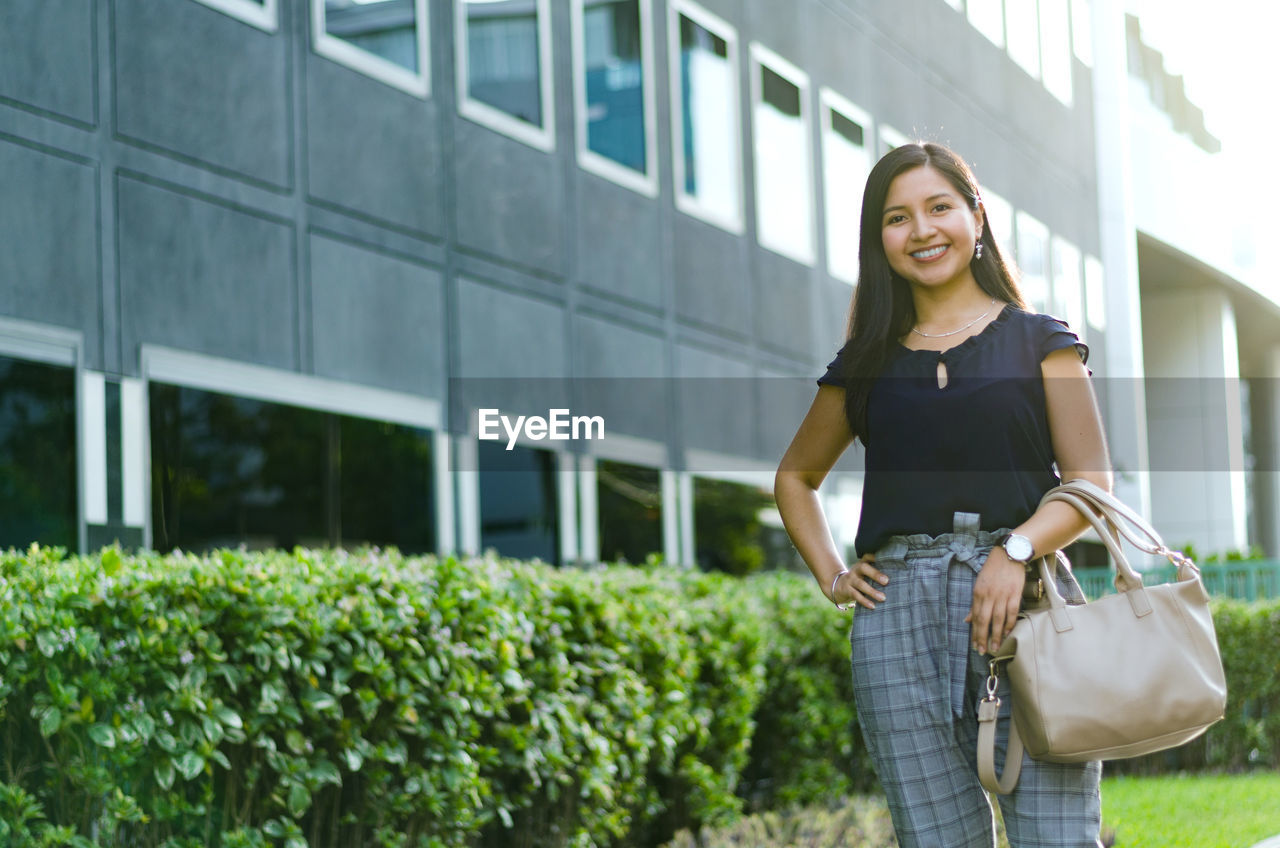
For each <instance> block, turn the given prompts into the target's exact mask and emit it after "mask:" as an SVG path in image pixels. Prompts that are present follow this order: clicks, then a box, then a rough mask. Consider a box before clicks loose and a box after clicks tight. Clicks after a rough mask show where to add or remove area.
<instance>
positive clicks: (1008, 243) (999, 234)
mask: <svg viewBox="0 0 1280 848" xmlns="http://www.w3.org/2000/svg"><path fill="white" fill-rule="evenodd" d="M981 191H982V208H983V209H984V210H985V211H986V213H987V225H988V226H990V227H991V235H992V236H994V237H995V240H996V246H997V247H999V248H1000V252H1001V253H1002V254H1004V255H1005V256H1006V257H1008V258H1013V257H1014V255H1015V254H1016V252H1017V251H1016V249H1015V246H1014V243H1013V206H1012V205H1011V204H1010V203H1009V201H1007V200H1005V199H1004V198H1003V197H1001V196H1000V195H998V194H996V193H995V192H994V191H992V190H991V189H989V188H986V187H985V186H984V187H983V188H982V189H981Z"/></svg>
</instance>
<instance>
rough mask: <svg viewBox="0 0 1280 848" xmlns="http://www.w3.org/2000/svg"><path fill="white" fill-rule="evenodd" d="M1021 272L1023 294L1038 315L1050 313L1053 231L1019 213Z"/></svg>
mask: <svg viewBox="0 0 1280 848" xmlns="http://www.w3.org/2000/svg"><path fill="white" fill-rule="evenodd" d="M1017 227H1018V268H1019V270H1020V271H1021V272H1022V280H1021V284H1022V294H1023V295H1024V296H1025V297H1026V298H1027V301H1028V302H1029V303H1030V304H1031V307H1032V308H1033V309H1034V310H1035V311H1036V312H1048V311H1049V229H1048V228H1047V227H1046V226H1045V225H1044V224H1042V223H1041V222H1040V221H1037V220H1036V219H1035V218H1032V217H1031V216H1030V215H1028V214H1026V213H1025V212H1019V213H1018V217H1017Z"/></svg>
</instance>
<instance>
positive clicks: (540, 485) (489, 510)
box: [479, 441, 560, 563]
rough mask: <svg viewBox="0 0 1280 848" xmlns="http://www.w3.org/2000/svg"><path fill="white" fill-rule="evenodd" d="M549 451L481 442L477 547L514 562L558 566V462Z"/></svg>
mask: <svg viewBox="0 0 1280 848" xmlns="http://www.w3.org/2000/svg"><path fill="white" fill-rule="evenodd" d="M555 459H556V458H555V454H554V453H552V452H551V451H545V450H538V449H536V448H526V447H521V446H518V445H517V446H516V447H514V448H512V449H511V450H507V449H506V445H505V444H504V443H502V442H489V441H482V442H480V444H479V463H480V547H481V548H482V549H484V550H488V549H490V548H492V549H493V550H495V551H497V552H498V553H499V554H501V555H502V556H508V557H516V558H518V559H534V558H537V559H540V560H543V561H544V562H552V563H558V562H559V561H560V522H559V502H558V500H557V491H558V490H557V485H556V483H557V481H556V461H555Z"/></svg>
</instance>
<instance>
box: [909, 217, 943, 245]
mask: <svg viewBox="0 0 1280 848" xmlns="http://www.w3.org/2000/svg"><path fill="white" fill-rule="evenodd" d="M937 231H938V228H937V227H935V226H934V225H933V221H931V220H929V216H927V215H917V216H916V217H915V218H913V219H912V224H911V237H912V238H914V239H915V240H916V241H927V240H928V239H929V238H930V237H932V236H933V234H934V233H936V232H937Z"/></svg>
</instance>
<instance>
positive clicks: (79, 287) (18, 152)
mask: <svg viewBox="0 0 1280 848" xmlns="http://www.w3.org/2000/svg"><path fill="white" fill-rule="evenodd" d="M96 183H97V175H96V173H95V171H94V169H93V168H92V167H90V166H88V165H82V164H78V163H75V162H71V161H68V160H66V159H61V158H58V157H56V156H51V155H49V154H46V153H42V152H40V151H37V150H32V149H30V148H27V147H22V146H20V145H16V144H9V143H5V142H0V198H4V201H3V202H2V203H0V245H4V247H3V249H0V315H6V316H11V317H14V318H25V319H27V320H31V321H39V322H41V323H46V324H56V325H59V326H63V327H70V328H72V329H76V330H80V331H81V332H83V333H84V334H85V348H86V355H87V356H88V357H89V362H88V365H89V367H91V368H98V367H101V363H100V362H99V344H100V340H101V332H100V330H99V326H100V323H99V320H98V318H99V308H100V302H101V294H100V291H99V288H98V230H97V220H98V193H97V187H96Z"/></svg>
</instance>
